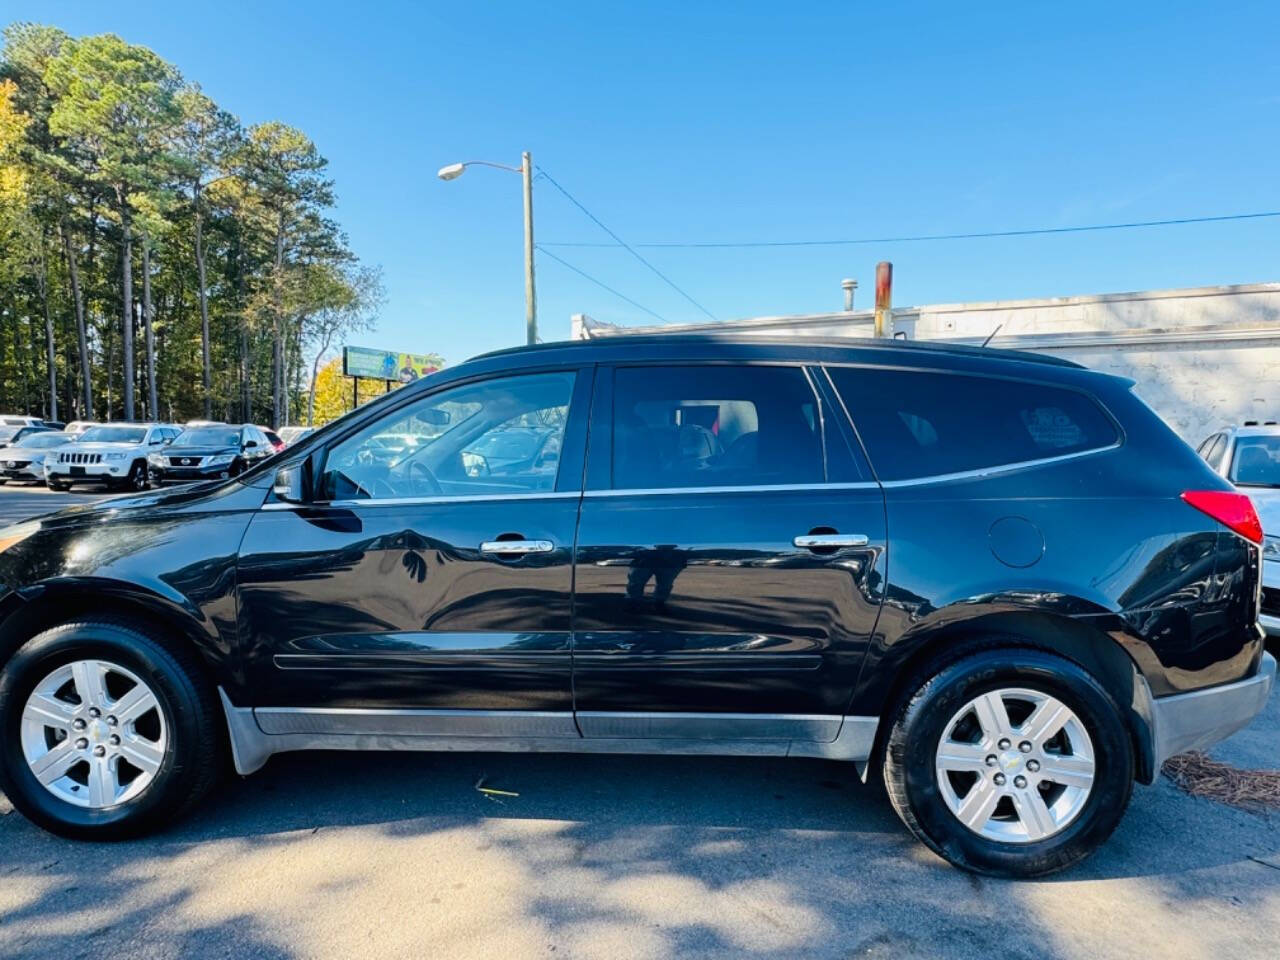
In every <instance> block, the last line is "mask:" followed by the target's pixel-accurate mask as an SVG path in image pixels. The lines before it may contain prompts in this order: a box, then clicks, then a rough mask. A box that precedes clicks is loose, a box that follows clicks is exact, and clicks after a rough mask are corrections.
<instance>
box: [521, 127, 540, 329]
mask: <svg viewBox="0 0 1280 960" xmlns="http://www.w3.org/2000/svg"><path fill="white" fill-rule="evenodd" d="M520 160H521V164H520V167H521V170H520V172H521V174H522V175H523V179H524V326H525V334H526V336H527V337H528V340H527V342H528V343H529V344H530V345H532V344H535V343H537V342H538V295H537V293H536V292H535V290H534V286H533V157H532V156H531V155H530V154H529V151H528V150H526V151H525V152H524V153H522V154H521V155H520Z"/></svg>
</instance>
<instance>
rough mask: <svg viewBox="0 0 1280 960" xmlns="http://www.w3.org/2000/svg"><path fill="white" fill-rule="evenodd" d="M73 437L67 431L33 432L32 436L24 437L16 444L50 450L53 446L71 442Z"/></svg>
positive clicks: (34, 448)
mask: <svg viewBox="0 0 1280 960" xmlns="http://www.w3.org/2000/svg"><path fill="white" fill-rule="evenodd" d="M71 441H72V438H71V437H68V436H67V435H66V434H65V433H58V432H57V431H49V432H42V433H33V434H31V435H30V436H26V437H23V438H22V439H21V440H19V441H18V443H17V444H16V445H17V446H19V447H30V448H31V449H33V450H49V449H51V448H52V447H60V446H62V445H63V444H65V443H70V442H71Z"/></svg>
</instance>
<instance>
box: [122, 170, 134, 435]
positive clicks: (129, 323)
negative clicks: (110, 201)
mask: <svg viewBox="0 0 1280 960" xmlns="http://www.w3.org/2000/svg"><path fill="white" fill-rule="evenodd" d="M120 228H121V234H120V271H121V272H120V277H121V291H120V292H121V299H122V300H123V304H122V305H121V306H122V309H121V313H122V314H123V319H124V339H123V340H122V341H121V348H122V354H123V358H124V383H123V385H122V392H123V394H124V418H125V419H126V420H132V419H133V417H134V412H133V384H134V371H133V231H132V228H131V225H130V223H129V205H128V201H127V200H126V199H125V197H124V195H123V194H121V195H120Z"/></svg>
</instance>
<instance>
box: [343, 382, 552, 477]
mask: <svg viewBox="0 0 1280 960" xmlns="http://www.w3.org/2000/svg"><path fill="white" fill-rule="evenodd" d="M573 382H574V374H573V373H572V372H568V371H566V372H563V373H544V374H528V375H524V376H515V377H502V378H500V379H495V380H486V381H482V382H480V383H469V384H464V385H462V386H458V387H453V388H449V389H445V390H441V391H438V392H436V393H433V394H431V395H430V396H427V397H423V398H422V399H421V400H418V401H416V402H414V403H411V404H409V405H408V406H406V407H401V408H400V409H398V410H395V411H393V412H391V413H388V414H387V415H386V416H384V417H382V418H381V419H379V420H378V421H376V422H375V423H372V424H370V425H368V426H366V427H365V428H364V429H363V430H361V431H359V432H358V433H356V434H353V435H352V436H350V437H347V438H346V439H345V440H343V441H342V442H341V443H339V444H337V445H336V446H335V447H333V448H332V449H331V450H330V451H329V455H328V457H327V458H326V461H325V467H324V474H323V476H322V478H321V492H322V496H323V497H324V499H327V500H389V499H397V498H404V497H451V496H457V497H471V496H486V495H493V496H504V495H518V494H525V493H546V492H551V491H553V490H555V486H556V474H557V472H558V470H559V467H560V446H561V443H562V442H563V440H564V429H565V422H566V421H567V419H568V415H569V399H570V397H571V396H572V395H573Z"/></svg>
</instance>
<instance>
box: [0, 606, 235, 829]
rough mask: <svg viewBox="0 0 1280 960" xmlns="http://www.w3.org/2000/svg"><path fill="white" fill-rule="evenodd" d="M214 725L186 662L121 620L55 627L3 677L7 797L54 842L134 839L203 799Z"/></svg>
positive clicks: (1, 756) (212, 706)
mask: <svg viewBox="0 0 1280 960" xmlns="http://www.w3.org/2000/svg"><path fill="white" fill-rule="evenodd" d="M219 724H220V715H219V711H218V709H217V705H216V703H215V700H214V696H213V691H212V689H211V688H210V687H209V685H208V684H207V683H205V682H204V681H203V678H202V677H201V676H200V673H199V669H198V666H197V664H196V663H195V661H194V658H193V657H192V656H191V655H190V654H189V653H188V652H187V651H185V650H181V649H169V648H167V647H164V646H161V645H160V644H159V643H157V642H156V641H155V640H153V639H151V638H150V637H148V636H147V635H145V634H144V633H142V632H141V631H139V630H138V629H136V628H135V627H133V626H132V625H130V624H127V623H123V622H118V621H110V620H103V621H86V622H82V623H71V624H65V625H63V626H59V627H54V628H53V629H51V630H47V631H45V632H44V633H42V634H40V635H39V636H37V637H35V638H33V639H32V640H30V641H28V642H27V643H26V644H25V645H24V646H23V647H22V648H21V649H20V650H19V651H18V652H17V653H16V654H15V655H14V656H13V658H12V659H11V660H10V661H9V662H8V663H7V664H6V665H5V668H4V671H3V672H2V673H0V735H2V743H3V748H2V749H0V787H3V789H4V792H5V793H6V794H7V795H8V797H9V799H10V800H11V801H12V803H13V805H14V806H15V807H16V808H17V809H18V810H19V811H21V812H22V813H23V814H24V815H26V816H27V817H28V818H29V819H31V820H33V821H34V822H36V823H37V824H39V825H40V826H42V827H45V828H46V829H48V830H51V831H53V832H54V833H59V834H62V835H64V836H70V837H79V838H84V839H117V838H121V837H127V836H133V835H136V834H139V833H143V832H146V831H149V830H152V829H155V828H156V827H158V826H160V825H162V824H164V823H165V822H167V821H168V820H170V819H171V818H173V817H175V816H177V815H179V814H180V813H182V812H183V811H184V810H186V809H187V808H189V807H190V806H191V805H192V804H194V803H195V802H196V801H197V800H198V799H199V798H200V797H201V796H203V795H204V793H205V792H207V790H208V789H209V787H210V786H211V785H212V783H213V782H214V779H215V777H216V773H217V771H218V770H219V769H220V757H219V753H220V750H221V744H222V740H221V729H220V725H219Z"/></svg>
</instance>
